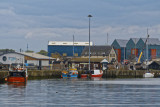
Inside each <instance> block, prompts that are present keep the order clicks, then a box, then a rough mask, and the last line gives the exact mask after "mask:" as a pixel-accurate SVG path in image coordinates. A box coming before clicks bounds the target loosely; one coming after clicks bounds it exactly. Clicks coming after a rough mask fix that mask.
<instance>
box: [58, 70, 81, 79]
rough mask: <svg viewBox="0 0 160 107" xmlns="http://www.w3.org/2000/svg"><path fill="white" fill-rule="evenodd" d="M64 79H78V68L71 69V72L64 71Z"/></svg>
mask: <svg viewBox="0 0 160 107" xmlns="http://www.w3.org/2000/svg"><path fill="white" fill-rule="evenodd" d="M61 77H62V78H66V77H76V78H77V77H78V71H77V69H76V68H71V69H69V71H62V75H61Z"/></svg>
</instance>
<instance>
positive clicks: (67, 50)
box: [48, 41, 92, 57]
mask: <svg viewBox="0 0 160 107" xmlns="http://www.w3.org/2000/svg"><path fill="white" fill-rule="evenodd" d="M90 45H91V46H92V42H90ZM85 46H89V42H74V43H73V42H59V41H49V43H48V56H51V54H52V53H58V54H60V55H61V56H65V57H72V56H81V53H82V51H83V49H84V48H85ZM73 54H74V55H73Z"/></svg>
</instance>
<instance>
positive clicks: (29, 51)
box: [25, 50, 34, 53]
mask: <svg viewBox="0 0 160 107" xmlns="http://www.w3.org/2000/svg"><path fill="white" fill-rule="evenodd" d="M25 52H28V53H33V52H34V51H32V50H27V51H25Z"/></svg>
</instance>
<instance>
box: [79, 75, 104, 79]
mask: <svg viewBox="0 0 160 107" xmlns="http://www.w3.org/2000/svg"><path fill="white" fill-rule="evenodd" d="M102 75H103V74H81V78H87V77H91V78H92V77H99V78H101V77H102Z"/></svg>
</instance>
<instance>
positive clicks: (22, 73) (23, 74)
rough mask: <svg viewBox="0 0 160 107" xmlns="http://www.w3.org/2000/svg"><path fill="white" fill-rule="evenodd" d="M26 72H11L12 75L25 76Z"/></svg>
mask: <svg viewBox="0 0 160 107" xmlns="http://www.w3.org/2000/svg"><path fill="white" fill-rule="evenodd" d="M25 75H26V73H25V72H9V76H10V77H25Z"/></svg>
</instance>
